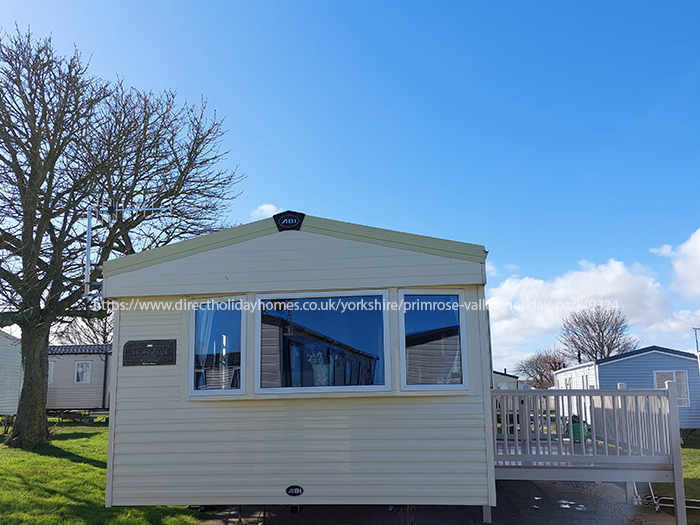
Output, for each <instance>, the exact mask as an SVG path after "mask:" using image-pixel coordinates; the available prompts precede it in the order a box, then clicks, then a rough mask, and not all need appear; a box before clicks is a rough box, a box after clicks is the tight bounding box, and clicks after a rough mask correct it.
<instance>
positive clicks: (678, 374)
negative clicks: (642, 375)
mask: <svg viewBox="0 0 700 525" xmlns="http://www.w3.org/2000/svg"><path fill="white" fill-rule="evenodd" d="M666 381H675V382H676V392H677V393H678V406H679V407H689V406H690V390H689V389H688V372H687V371H686V370H668V371H665V370H654V386H655V387H656V388H666Z"/></svg>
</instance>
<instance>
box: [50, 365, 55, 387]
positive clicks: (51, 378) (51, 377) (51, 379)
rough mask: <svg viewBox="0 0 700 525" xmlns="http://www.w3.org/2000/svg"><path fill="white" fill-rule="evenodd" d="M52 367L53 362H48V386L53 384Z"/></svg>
mask: <svg viewBox="0 0 700 525" xmlns="http://www.w3.org/2000/svg"><path fill="white" fill-rule="evenodd" d="M53 367H54V362H53V361H49V384H52V383H53Z"/></svg>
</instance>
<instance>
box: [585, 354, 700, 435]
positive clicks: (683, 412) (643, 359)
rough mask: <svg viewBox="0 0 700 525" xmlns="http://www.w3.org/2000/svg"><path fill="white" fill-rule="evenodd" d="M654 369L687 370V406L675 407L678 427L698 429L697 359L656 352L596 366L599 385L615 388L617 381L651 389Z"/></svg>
mask: <svg viewBox="0 0 700 525" xmlns="http://www.w3.org/2000/svg"><path fill="white" fill-rule="evenodd" d="M654 370H687V371H688V390H689V393H690V406H689V407H679V408H678V417H679V419H680V424H681V428H700V368H698V362H697V360H693V359H685V358H683V357H679V356H674V355H670V354H662V353H657V352H649V353H647V354H641V355H637V356H634V357H630V358H629V359H623V360H620V361H613V362H611V363H603V364H601V365H600V366H599V367H598V375H599V377H600V388H602V389H608V388H610V389H615V388H617V383H626V384H627V388H654Z"/></svg>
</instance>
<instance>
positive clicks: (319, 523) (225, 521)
mask: <svg viewBox="0 0 700 525" xmlns="http://www.w3.org/2000/svg"><path fill="white" fill-rule="evenodd" d="M497 492H498V506H497V507H496V508H495V509H494V510H493V524H494V525H511V524H513V525H515V524H517V525H559V524H564V525H593V524H595V525H674V524H675V520H674V518H673V516H671V515H669V514H666V513H665V512H655V511H654V509H652V508H648V507H639V506H635V505H627V504H625V493H624V490H623V489H622V488H621V487H619V486H617V485H615V484H612V483H600V484H596V483H572V482H549V481H546V482H545V481H538V482H530V481H499V482H498V484H497ZM242 510H243V512H242V516H240V521H239V516H238V508H237V507H231V508H230V509H228V510H227V511H225V512H222V513H220V514H218V515H217V516H215V517H213V518H211V519H208V520H205V521H203V522H202V523H201V524H200V525H239V524H242V525H258V524H261V523H265V524H267V525H434V524H440V525H477V524H480V523H481V508H480V507H448V506H419V507H411V508H409V509H407V508H406V507H393V508H392V507H387V506H332V505H319V506H309V507H302V508H301V512H299V513H297V514H291V513H290V511H291V508H290V507H288V506H275V507H267V511H268V515H267V518H263V514H262V511H263V509H262V508H261V507H243V509H242ZM691 512H693V511H691Z"/></svg>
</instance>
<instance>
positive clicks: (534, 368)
mask: <svg viewBox="0 0 700 525" xmlns="http://www.w3.org/2000/svg"><path fill="white" fill-rule="evenodd" d="M567 361H568V359H567V357H566V355H564V353H563V352H562V350H561V349H560V348H558V347H557V346H549V347H547V348H545V349H542V350H537V351H536V352H535V353H534V354H532V355H531V356H529V357H526V358H525V359H521V360H520V361H518V362H517V363H516V364H515V373H516V374H519V375H523V376H525V377H526V378H528V379H529V380H530V381H531V382H532V385H533V386H534V387H535V388H551V387H553V386H554V372H556V371H557V370H561V369H562V368H564V367H566V363H567Z"/></svg>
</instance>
